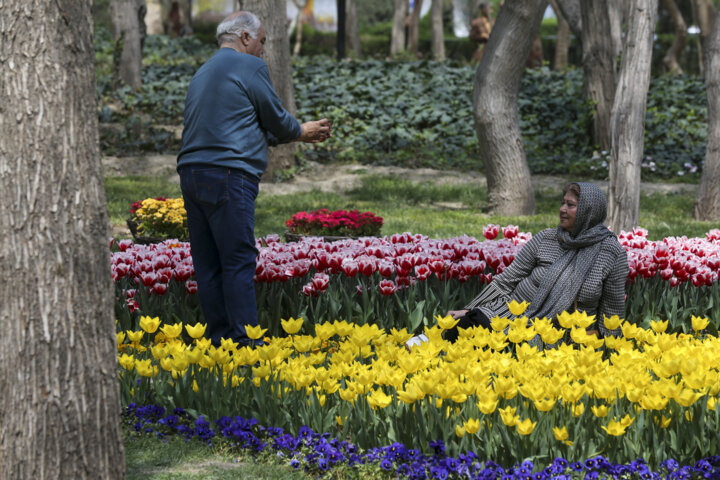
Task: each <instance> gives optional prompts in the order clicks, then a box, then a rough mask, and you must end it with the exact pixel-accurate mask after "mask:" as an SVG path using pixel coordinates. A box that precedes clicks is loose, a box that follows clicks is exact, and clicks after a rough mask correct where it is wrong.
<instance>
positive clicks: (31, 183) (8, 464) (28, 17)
mask: <svg viewBox="0 0 720 480" xmlns="http://www.w3.org/2000/svg"><path fill="white" fill-rule="evenodd" d="M90 4H91V2H90V1H89V0H82V1H81V0H55V1H52V2H48V1H46V0H5V1H3V3H2V9H0V35H2V38H3V41H2V42H0V64H2V65H3V68H2V69H1V70H0V85H2V89H1V90H0V131H1V132H2V135H0V192H1V193H2V198H3V201H2V202H0V324H2V326H3V334H2V335H1V336H0V378H2V379H3V388H2V389H0V479H3V480H6V479H7V480H10V479H30V478H32V479H49V478H73V479H74V478H78V479H85V478H103V479H120V478H123V476H124V471H125V459H124V453H123V442H122V435H121V429H120V418H119V415H120V412H121V405H120V392H119V387H118V380H117V373H118V364H117V346H116V340H115V319H114V313H113V294H112V284H111V279H110V252H109V250H108V238H109V235H110V229H109V219H108V216H107V210H106V202H105V192H104V188H103V179H102V172H101V167H100V153H99V150H98V137H97V128H98V126H97V102H96V98H95V73H94V58H95V52H94V48H93V40H92V34H93V33H92V17H91V12H90ZM134 18H135V19H136V20H137V16H136V15H135V16H134Z"/></svg>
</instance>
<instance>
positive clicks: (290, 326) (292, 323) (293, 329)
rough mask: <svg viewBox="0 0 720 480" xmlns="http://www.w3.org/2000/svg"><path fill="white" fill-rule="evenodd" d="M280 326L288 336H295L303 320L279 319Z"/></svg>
mask: <svg viewBox="0 0 720 480" xmlns="http://www.w3.org/2000/svg"><path fill="white" fill-rule="evenodd" d="M280 325H282V329H283V330H285V333H287V334H288V335H295V334H296V333H297V332H299V331H300V329H301V328H302V326H303V318H302V317H300V318H298V319H295V318H293V317H290V318H289V319H288V320H285V319H280Z"/></svg>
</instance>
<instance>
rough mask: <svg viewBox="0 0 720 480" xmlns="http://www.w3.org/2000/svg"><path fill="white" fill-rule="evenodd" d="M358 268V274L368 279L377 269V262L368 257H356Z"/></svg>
mask: <svg viewBox="0 0 720 480" xmlns="http://www.w3.org/2000/svg"><path fill="white" fill-rule="evenodd" d="M357 262H358V268H359V269H360V273H362V274H363V275H365V276H366V277H369V276H370V275H372V274H373V273H374V272H375V270H376V269H377V262H376V260H375V259H374V258H372V257H368V256H362V257H358V259H357Z"/></svg>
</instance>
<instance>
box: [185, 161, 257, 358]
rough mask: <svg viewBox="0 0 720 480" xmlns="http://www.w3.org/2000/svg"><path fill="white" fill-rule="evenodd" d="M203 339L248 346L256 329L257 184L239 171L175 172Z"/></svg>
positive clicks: (199, 169)
mask: <svg viewBox="0 0 720 480" xmlns="http://www.w3.org/2000/svg"><path fill="white" fill-rule="evenodd" d="M180 187H181V188H182V193H183V198H184V200H185V210H186V211H187V219H188V229H189V231H190V247H191V250H192V258H193V264H194V266H195V276H196V278H197V283H198V295H199V296H200V305H201V306H202V310H203V313H204V315H205V321H206V322H207V329H206V331H205V336H206V337H208V338H210V339H212V341H213V343H214V344H216V345H219V344H220V339H221V338H232V339H233V340H234V341H236V342H240V343H241V344H242V345H246V344H248V343H249V339H248V337H247V334H246V333H245V325H251V326H254V325H257V324H258V319H257V304H256V300H255V282H254V280H253V276H254V275H255V266H256V259H257V253H258V251H257V249H256V248H255V231H254V230H255V198H256V197H257V194H258V181H257V179H255V178H253V177H251V176H250V175H248V174H245V173H243V172H242V171H241V170H237V169H228V168H224V167H213V166H208V165H186V166H183V167H181V168H180Z"/></svg>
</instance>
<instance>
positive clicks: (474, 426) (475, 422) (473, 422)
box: [463, 418, 480, 435]
mask: <svg viewBox="0 0 720 480" xmlns="http://www.w3.org/2000/svg"><path fill="white" fill-rule="evenodd" d="M463 427H465V431H466V432H467V433H469V434H470V435H474V434H476V433H477V432H478V430H480V420H479V419H477V418H468V419H467V420H465V421H464V422H463Z"/></svg>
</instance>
